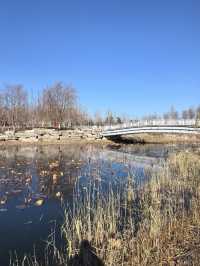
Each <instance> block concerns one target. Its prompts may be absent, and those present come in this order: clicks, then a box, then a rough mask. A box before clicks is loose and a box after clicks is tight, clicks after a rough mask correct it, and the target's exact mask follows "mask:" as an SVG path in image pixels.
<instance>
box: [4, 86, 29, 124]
mask: <svg viewBox="0 0 200 266" xmlns="http://www.w3.org/2000/svg"><path fill="white" fill-rule="evenodd" d="M4 97H5V98H4V101H5V107H4V108H5V112H6V117H7V123H8V125H10V126H12V127H13V128H16V127H26V123H27V120H28V97H27V92H26V90H25V89H24V88H23V86H22V85H8V86H6V89H5V92H4Z"/></svg>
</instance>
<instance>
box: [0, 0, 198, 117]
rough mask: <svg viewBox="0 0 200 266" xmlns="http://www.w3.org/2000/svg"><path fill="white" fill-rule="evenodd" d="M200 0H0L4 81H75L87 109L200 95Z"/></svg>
mask: <svg viewBox="0 0 200 266" xmlns="http://www.w3.org/2000/svg"><path fill="white" fill-rule="evenodd" d="M199 14H200V1H199V0H196V1H195V0H166V1H164V0H163V1H161V0H146V1H144V0H121V1H119V0H99V1H95V0H85V1H83V0H79V1H78V0H0V86H3V84H6V83H11V84H13V83H22V84H24V85H25V87H27V88H29V89H30V90H35V91H38V90H39V89H40V88H42V87H45V86H47V85H50V84H51V83H54V82H55V81H60V80H61V81H63V82H65V83H71V84H73V86H74V87H76V88H77V90H78V93H79V96H80V101H81V103H82V105H84V106H87V108H88V111H89V112H95V111H96V110H99V111H102V110H107V109H110V110H113V111H114V112H116V113H127V114H130V115H136V116H140V115H144V114H147V113H149V112H151V113H152V112H164V111H166V110H168V109H169V108H170V106H171V105H172V104H173V105H175V106H177V108H178V110H181V109H183V108H185V107H189V106H192V105H193V106H195V105H197V104H199V103H200V15H199Z"/></svg>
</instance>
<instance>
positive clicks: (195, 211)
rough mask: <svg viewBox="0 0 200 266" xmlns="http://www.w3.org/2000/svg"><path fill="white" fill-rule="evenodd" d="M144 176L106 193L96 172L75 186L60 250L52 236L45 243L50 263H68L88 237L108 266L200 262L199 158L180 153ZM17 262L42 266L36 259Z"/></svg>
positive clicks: (67, 211) (67, 209)
mask: <svg viewBox="0 0 200 266" xmlns="http://www.w3.org/2000/svg"><path fill="white" fill-rule="evenodd" d="M147 174H148V176H149V177H150V180H149V181H148V182H146V183H145V184H143V185H141V186H137V185H136V184H135V182H134V176H132V175H131V173H130V175H129V177H128V178H127V180H126V181H124V182H122V183H121V184H118V186H115V187H113V186H109V188H108V193H103V192H102V191H103V190H102V185H101V182H100V180H99V177H98V175H97V176H96V177H95V178H94V179H95V180H94V181H93V182H91V184H90V186H89V187H88V188H84V189H81V187H79V186H78V185H77V189H76V192H75V194H74V204H73V207H71V208H70V207H67V206H66V209H65V222H64V224H63V226H62V236H63V239H64V241H65V245H64V248H63V249H62V250H58V249H56V247H55V242H54V237H52V238H50V240H49V242H48V248H47V250H46V252H47V254H48V252H49V253H51V255H53V259H54V263H57V265H67V261H68V259H69V257H71V256H74V255H75V254H76V253H77V251H78V246H79V243H80V242H81V241H82V240H83V239H87V240H89V241H90V242H91V244H92V246H93V247H95V248H96V252H97V255H98V256H99V257H100V258H101V259H102V260H103V261H104V263H105V265H109V266H114V265H119V266H121V265H124V266H126V265H127V266H128V265H134V266H137V265H138V266H139V265H140V266H143V265H152V266H155V265H163V266H168V265H169V266H172V265H173V266H175V265H181V266H182V265H200V156H199V155H198V154H193V153H186V152H185V153H178V154H176V155H173V156H171V157H170V158H169V159H168V161H167V162H165V163H164V165H163V169H162V170H161V171H160V172H158V173H157V174H155V173H154V174H153V173H152V172H151V170H149V169H147ZM47 257H48V256H47ZM13 265H14V264H13ZM15 265H16V264H15ZM18 265H34V266H35V265H40V264H39V262H37V259H36V257H34V258H25V259H24V261H23V263H22V262H19V263H18ZM42 265H44V264H42ZM46 265H50V261H49V260H47V261H46ZM54 265H56V264H54Z"/></svg>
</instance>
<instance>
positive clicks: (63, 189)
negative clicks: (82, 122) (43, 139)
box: [0, 145, 85, 204]
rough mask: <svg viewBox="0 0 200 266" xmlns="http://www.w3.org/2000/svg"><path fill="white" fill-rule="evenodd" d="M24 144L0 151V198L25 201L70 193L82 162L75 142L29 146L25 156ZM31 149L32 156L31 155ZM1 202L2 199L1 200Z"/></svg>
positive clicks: (81, 152)
mask: <svg viewBox="0 0 200 266" xmlns="http://www.w3.org/2000/svg"><path fill="white" fill-rule="evenodd" d="M22 150H23V147H22V148H21V147H19V148H17V147H10V148H8V151H9V152H8V151H7V150H6V151H5V153H4V152H3V151H2V150H1V154H0V200H1V199H2V198H3V199H4V197H5V196H6V197H7V198H9V197H13V196H16V195H17V196H19V195H20V197H21V198H24V204H27V203H31V202H33V199H34V200H35V199H37V198H40V197H41V198H50V197H60V196H66V195H69V194H72V192H73V187H74V183H75V181H76V179H77V177H78V176H79V175H80V168H81V166H82V165H83V160H82V159H81V158H83V152H84V151H85V148H84V151H83V148H82V147H81V146H79V145H76V148H74V146H73V145H67V146H66V147H65V146H63V147H58V146H38V147H37V148H36V147H30V150H29V152H28V151H27V150H25V151H26V152H27V154H29V156H28V158H27V157H26V154H24V156H22ZM31 151H32V157H30V155H31ZM2 202H3V200H2Z"/></svg>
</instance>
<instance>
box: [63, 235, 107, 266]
mask: <svg viewBox="0 0 200 266" xmlns="http://www.w3.org/2000/svg"><path fill="white" fill-rule="evenodd" d="M67 265H68V266H105V264H104V263H103V261H102V260H101V259H100V258H98V256H97V255H96V252H95V249H94V248H93V247H92V246H91V245H90V243H89V241H88V240H83V241H82V242H81V244H80V249H79V253H78V254H77V255H75V256H74V257H72V258H70V259H69V261H68V264H67Z"/></svg>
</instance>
